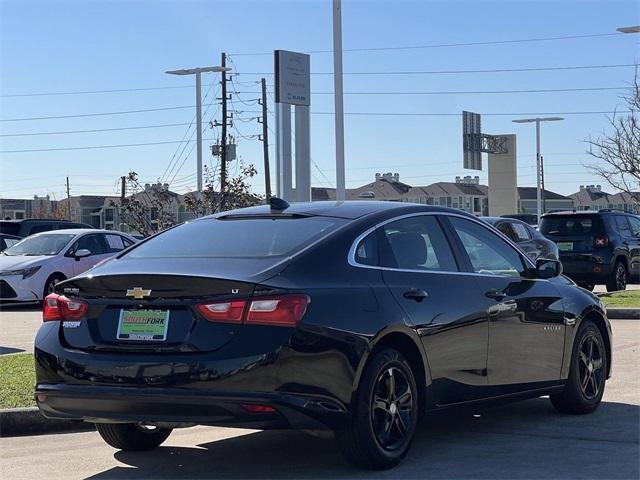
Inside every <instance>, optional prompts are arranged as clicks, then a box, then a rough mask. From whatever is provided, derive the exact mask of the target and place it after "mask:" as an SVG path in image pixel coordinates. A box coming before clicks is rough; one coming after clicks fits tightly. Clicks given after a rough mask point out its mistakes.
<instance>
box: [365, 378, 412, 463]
mask: <svg viewBox="0 0 640 480" xmlns="http://www.w3.org/2000/svg"><path fill="white" fill-rule="evenodd" d="M372 407H373V408H371V423H372V425H373V431H374V432H375V435H376V440H377V441H378V444H379V445H380V446H381V447H382V448H383V449H385V450H389V451H393V450H396V449H398V448H401V447H402V445H403V444H404V443H406V440H407V434H408V433H409V431H408V427H409V426H410V425H411V424H412V422H413V418H412V416H413V394H412V392H411V385H410V383H409V380H408V379H407V377H406V376H405V374H404V373H403V372H402V370H400V369H399V368H397V367H390V368H388V369H387V370H384V371H383V372H382V373H381V374H380V376H379V377H378V380H377V382H376V386H375V390H374V391H373V400H372Z"/></svg>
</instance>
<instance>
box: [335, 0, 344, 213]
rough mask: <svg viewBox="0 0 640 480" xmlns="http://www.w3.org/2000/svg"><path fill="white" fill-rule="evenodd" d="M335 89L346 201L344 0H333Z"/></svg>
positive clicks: (339, 189)
mask: <svg viewBox="0 0 640 480" xmlns="http://www.w3.org/2000/svg"><path fill="white" fill-rule="evenodd" d="M333 90H334V94H333V95H334V108H335V113H334V115H335V130H336V132H335V136H336V200H337V201H339V202H340V201H344V200H345V199H346V192H345V172H344V98H343V91H342V0H333Z"/></svg>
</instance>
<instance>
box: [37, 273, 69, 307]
mask: <svg viewBox="0 0 640 480" xmlns="http://www.w3.org/2000/svg"><path fill="white" fill-rule="evenodd" d="M66 279H67V278H66V277H65V276H64V275H62V274H61V273H54V274H53V275H51V276H49V278H47V281H46V282H45V283H44V289H43V290H42V299H43V300H44V297H46V296H47V295H49V294H50V293H53V289H54V288H55V286H56V285H57V284H58V283H60V282H62V281H63V280H66Z"/></svg>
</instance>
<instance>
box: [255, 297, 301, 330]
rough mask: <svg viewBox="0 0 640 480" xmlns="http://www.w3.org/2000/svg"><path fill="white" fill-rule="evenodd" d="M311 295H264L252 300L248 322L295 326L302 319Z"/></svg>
mask: <svg viewBox="0 0 640 480" xmlns="http://www.w3.org/2000/svg"><path fill="white" fill-rule="evenodd" d="M308 305H309V297H307V296H306V295H283V296H280V297H263V298H257V299H255V300H252V301H251V305H250V306H249V310H248V311H247V318H246V320H245V321H246V323H251V324H260V325H277V326H282V327H295V326H296V325H298V322H300V320H302V317H303V316H304V314H305V312H306V311H307V306H308Z"/></svg>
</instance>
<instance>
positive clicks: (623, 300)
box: [600, 290, 640, 308]
mask: <svg viewBox="0 0 640 480" xmlns="http://www.w3.org/2000/svg"><path fill="white" fill-rule="evenodd" d="M600 300H602V302H603V303H604V304H605V305H606V306H607V307H611V308H640V290H625V291H623V292H615V293H610V294H607V295H603V296H602V297H600Z"/></svg>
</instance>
